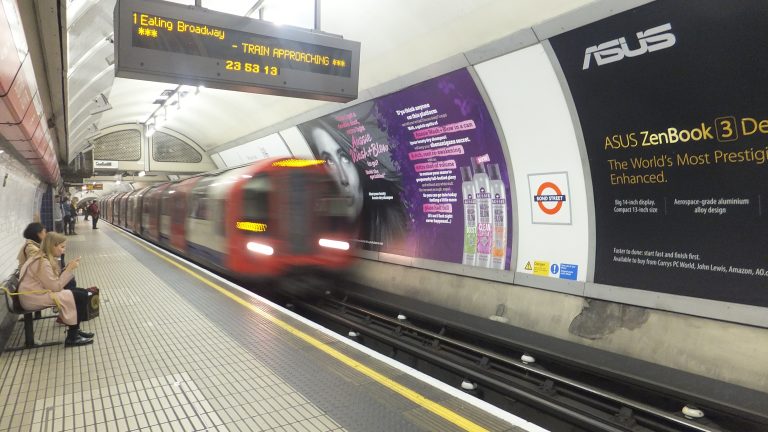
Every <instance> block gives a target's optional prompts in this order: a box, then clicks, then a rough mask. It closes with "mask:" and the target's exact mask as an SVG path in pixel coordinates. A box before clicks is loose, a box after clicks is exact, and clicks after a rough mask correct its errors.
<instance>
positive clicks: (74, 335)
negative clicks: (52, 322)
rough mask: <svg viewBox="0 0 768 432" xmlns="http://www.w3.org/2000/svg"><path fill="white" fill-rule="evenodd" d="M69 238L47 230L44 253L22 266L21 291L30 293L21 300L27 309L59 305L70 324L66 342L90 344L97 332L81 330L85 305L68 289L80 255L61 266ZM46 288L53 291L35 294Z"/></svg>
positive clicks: (71, 344) (33, 257)
mask: <svg viewBox="0 0 768 432" xmlns="http://www.w3.org/2000/svg"><path fill="white" fill-rule="evenodd" d="M66 241H67V239H66V237H64V236H63V235H62V234H59V233H55V232H51V233H47V235H46V236H45V239H43V243H42V245H41V247H40V253H39V254H35V255H33V256H31V257H29V259H28V260H27V262H26V263H24V266H23V267H22V268H21V275H20V278H21V281H20V282H19V293H21V294H23V293H25V292H27V293H30V294H25V295H21V296H19V300H20V302H21V306H22V307H23V308H24V309H27V310H36V309H40V308H44V307H51V306H58V308H59V316H60V317H61V320H62V322H64V324H66V325H68V326H69V331H68V332H67V338H66V339H65V340H64V345H65V346H67V347H70V346H78V345H87V344H89V343H92V342H93V333H86V332H84V331H81V330H80V321H81V320H82V318H83V317H82V316H81V315H80V314H78V311H79V310H81V309H82V307H77V305H76V303H75V298H76V297H75V295H74V294H73V292H72V291H69V290H65V289H64V287H65V286H66V285H67V283H68V282H69V281H70V280H71V279H72V278H73V277H74V275H73V272H74V270H75V269H77V267H79V266H80V258H76V259H74V260H72V261H70V262H69V264H67V267H66V268H65V269H64V270H63V271H62V270H61V269H60V267H59V258H60V257H61V255H63V254H64V251H65V250H66ZM42 290H49V291H51V292H50V293H44V294H40V293H38V294H32V292H35V291H42Z"/></svg>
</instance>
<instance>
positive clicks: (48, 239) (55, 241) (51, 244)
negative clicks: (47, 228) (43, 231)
mask: <svg viewBox="0 0 768 432" xmlns="http://www.w3.org/2000/svg"><path fill="white" fill-rule="evenodd" d="M65 241H67V238H66V237H65V236H64V234H59V233H57V232H49V233H48V235H46V236H45V238H44V239H43V243H42V244H41V245H40V254H41V256H42V257H43V258H47V259H48V262H50V263H51V267H52V268H53V273H54V274H55V275H56V276H58V275H60V274H61V265H60V264H59V257H57V256H56V255H55V253H54V248H55V247H56V246H58V245H60V244H62V243H64V242H65Z"/></svg>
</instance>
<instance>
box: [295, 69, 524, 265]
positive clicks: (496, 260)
mask: <svg viewBox="0 0 768 432" xmlns="http://www.w3.org/2000/svg"><path fill="white" fill-rule="evenodd" d="M298 127H299V130H300V131H301V133H302V134H303V135H304V137H305V138H306V139H307V142H308V143H309V145H310V147H311V148H312V151H313V152H315V155H316V156H317V157H318V158H319V159H324V160H325V161H326V162H327V166H328V168H329V170H330V171H331V173H332V174H333V175H334V178H335V179H336V181H337V183H338V184H339V186H340V187H341V189H342V190H343V191H344V192H345V193H346V195H347V197H348V205H349V216H350V219H354V218H356V217H357V216H359V217H360V218H359V221H360V234H359V238H358V241H359V242H360V243H361V247H362V248H363V249H368V250H375V251H381V252H387V253H393V254H398V255H406V256H412V257H418V258H426V259H431V260H437V261H446V262H453V263H463V264H466V265H472V266H478V267H486V268H495V269H508V268H509V260H510V249H511V238H510V237H511V229H510V227H511V226H512V225H511V224H512V221H511V215H512V213H511V211H510V208H509V179H508V176H507V167H506V163H505V161H504V155H503V153H502V150H501V145H500V143H499V138H498V135H497V133H496V129H495V128H494V126H493V122H492V121H491V117H490V114H489V113H488V110H487V108H486V107H485V104H484V103H483V100H482V98H481V96H480V93H479V91H478V90H477V87H476V86H475V83H474V81H473V80H472V77H471V76H470V75H469V72H468V71H467V70H465V69H462V70H458V71H455V72H451V73H449V74H446V75H443V76H440V77H437V78H434V79H431V80H429V81H425V82H422V83H420V84H417V85H414V86H412V87H408V88H407V89H404V90H401V91H399V92H397V93H393V94H390V95H387V96H383V97H380V98H378V99H375V100H373V101H368V102H364V103H361V104H359V105H356V106H354V107H351V108H347V109H344V110H342V111H339V112H336V113H334V114H331V115H328V116H325V117H322V118H319V119H316V120H312V121H310V122H307V123H304V124H301V125H299V126H298Z"/></svg>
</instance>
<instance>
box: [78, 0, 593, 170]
mask: <svg viewBox="0 0 768 432" xmlns="http://www.w3.org/2000/svg"><path fill="white" fill-rule="evenodd" d="M591 1H592V0H518V1H514V2H512V1H508V0H482V1H481V0H473V1H465V0H424V1H405V0H391V1H386V2H383V1H379V0H356V1H354V2H352V1H348V0H322V2H321V29H322V30H323V31H325V32H328V33H333V34H340V35H343V36H344V37H345V38H347V39H351V40H355V41H359V42H361V44H362V49H361V67H360V90H364V89H367V88H371V87H375V86H377V85H379V84H382V83H385V82H387V81H390V80H393V79H395V78H397V77H399V76H402V75H406V74H408V73H410V72H412V71H414V70H417V69H420V68H423V67H425V66H428V65H430V64H433V63H435V62H437V61H440V60H443V59H445V58H447V57H450V56H453V55H455V54H458V53H461V52H464V51H468V50H471V49H473V48H476V47H478V46H480V45H482V44H485V43H487V42H490V41H493V40H495V39H498V38H501V37H503V36H506V35H509V34H510V33H513V32H515V31H517V30H520V29H523V28H526V27H531V26H532V25H535V24H537V23H540V22H542V21H545V20H547V19H549V18H552V17H554V16H557V15H560V14H562V13H565V12H567V11H569V10H572V9H576V8H578V7H581V6H583V5H584V4H587V3H589V2H591ZM174 2H175V3H180V4H188V5H193V4H194V0H174ZM280 2H283V4H285V3H286V2H287V3H296V4H295V5H294V6H293V7H294V8H295V9H296V10H302V11H304V13H303V15H304V16H303V17H302V20H304V21H307V20H308V19H311V17H312V15H311V13H307V12H306V11H307V8H309V10H310V11H311V9H312V7H313V5H314V0H280ZM298 2H301V3H304V4H305V5H304V6H299V5H298ZM115 3H116V1H115V0H69V1H68V3H67V5H68V6H67V8H68V9H67V15H68V23H69V24H68V62H69V66H68V68H69V70H68V73H67V78H68V79H67V85H68V98H69V100H68V113H67V117H68V118H67V122H68V125H69V129H68V133H69V146H68V148H69V152H68V153H69V154H68V157H69V159H70V160H72V159H73V158H74V157H75V156H76V155H77V154H78V153H79V152H80V151H82V150H83V149H85V148H86V147H87V146H88V138H89V137H92V136H95V135H98V133H99V130H102V129H105V128H108V127H110V126H114V125H118V124H131V123H133V124H135V123H137V122H144V121H145V120H147V118H148V117H149V115H150V114H151V113H152V112H153V111H154V110H155V108H156V107H157V105H155V104H153V101H155V99H157V98H158V97H159V96H160V95H161V93H162V92H163V91H164V90H173V89H174V88H175V87H176V86H175V85H173V84H165V83H156V82H148V81H139V80H132V79H123V78H114V66H112V65H111V63H112V62H113V61H114V59H113V55H112V53H113V45H112V43H111V37H112V34H113V24H112V17H113V11H114V7H115ZM256 3H260V2H257V1H256V0H227V1H222V0H203V2H202V5H203V7H206V8H209V9H212V10H217V11H221V12H226V13H232V14H237V15H244V14H245V13H246V12H248V11H249V10H251V9H252V8H253V6H254V5H255V4H256ZM263 4H266V7H267V8H269V7H270V6H269V5H270V4H277V1H276V0H273V1H272V2H270V0H267V1H266V2H264V3H263ZM304 24H305V25H307V26H308V25H309V23H304ZM100 94H103V95H104V96H105V97H106V99H107V100H108V104H109V105H110V106H111V109H109V110H106V111H103V112H95V113H94V111H99V109H98V107H99V106H103V105H100V100H99V99H100ZM326 103H332V102H321V101H314V100H306V99H295V98H287V97H277V96H267V95H257V94H251V93H238V92H232V91H225V90H216V89H204V90H202V91H201V92H200V94H199V95H198V96H197V97H194V98H187V99H184V100H183V101H182V104H181V105H182V108H181V109H180V110H179V111H178V112H177V114H176V115H175V116H174V117H173V118H171V119H169V121H168V122H167V123H166V126H165V127H168V128H170V129H173V130H175V131H177V132H179V133H181V134H183V135H185V136H187V137H189V138H190V139H191V140H193V141H194V142H196V143H198V144H199V145H200V146H201V147H202V148H203V149H205V150H206V151H208V150H211V149H214V148H216V147H218V146H220V145H222V144H225V143H228V142H231V141H233V140H235V139H237V138H240V137H243V136H246V135H248V134H251V133H253V132H256V131H258V130H261V129H263V128H266V127H269V126H271V125H273V124H275V123H279V122H281V121H284V120H285V119H287V118H290V117H293V116H295V115H298V114H301V113H303V112H305V111H308V110H311V109H313V108H315V107H317V106H319V105H322V104H326Z"/></svg>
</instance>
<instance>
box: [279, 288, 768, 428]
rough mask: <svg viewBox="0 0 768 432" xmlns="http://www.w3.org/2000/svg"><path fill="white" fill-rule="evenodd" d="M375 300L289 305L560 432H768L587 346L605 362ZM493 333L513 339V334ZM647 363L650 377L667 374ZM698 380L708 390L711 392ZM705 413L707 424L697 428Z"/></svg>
mask: <svg viewBox="0 0 768 432" xmlns="http://www.w3.org/2000/svg"><path fill="white" fill-rule="evenodd" d="M336 288H338V287H336ZM374 291H375V290H374ZM372 292H373V291H371V290H370V289H365V288H362V287H355V288H354V289H347V290H338V289H337V293H336V294H332V293H331V292H330V291H327V292H326V295H325V296H323V297H322V298H320V299H317V300H312V301H305V300H298V299H295V298H291V299H289V300H284V301H285V302H286V303H289V304H290V305H291V306H292V308H293V309H294V310H295V311H297V312H298V313H300V314H302V315H304V316H306V317H308V318H310V319H313V320H315V321H316V322H319V323H321V324H323V325H325V326H326V327H328V328H331V329H333V330H335V331H337V332H339V333H342V334H346V335H348V337H350V338H353V339H354V340H356V341H358V342H360V343H362V344H364V345H366V346H368V347H370V348H373V349H375V350H377V351H379V352H382V353H384V354H387V355H389V356H391V357H393V358H394V359H396V360H398V361H400V362H402V363H404V364H407V365H409V366H411V367H413V368H415V369H417V370H420V371H421V372H424V373H427V374H428V375H431V376H433V377H435V378H437V379H440V380H442V381H444V382H446V383H448V384H450V385H454V386H457V387H460V388H462V389H464V390H465V391H466V392H468V393H470V394H472V395H474V396H476V397H479V398H481V399H484V400H486V401H487V402H489V403H492V404H494V405H496V406H498V407H500V408H502V409H504V410H506V411H508V412H511V413H513V414H515V415H519V416H521V417H523V418H526V419H527V420H529V421H532V422H534V423H536V424H539V425H541V426H542V427H545V428H547V429H550V430H553V431H560V430H568V431H638V432H645V431H665V432H666V431H697V432H707V431H734V432H742V431H763V430H768V418H766V417H765V414H764V413H765V411H759V410H750V409H749V408H751V407H750V406H748V407H747V409H742V408H741V407H740V406H739V405H737V404H734V403H721V402H720V401H717V400H713V399H711V398H708V397H707V396H706V395H702V394H698V395H697V394H695V393H693V394H692V393H686V392H685V391H682V390H681V389H679V388H678V387H676V386H675V382H674V380H673V381H672V382H671V381H670V380H666V384H658V383H655V382H650V381H649V380H647V379H645V378H643V377H641V376H637V375H630V374H625V373H622V372H619V371H616V370H614V369H612V368H611V367H610V362H607V361H604V360H606V359H607V357H611V356H613V357H616V355H614V354H610V353H605V352H604V351H600V350H595V349H593V348H589V347H583V346H582V348H585V349H587V350H591V351H593V352H594V353H602V356H596V357H594V358H593V359H592V361H590V362H585V361H582V360H579V357H578V356H575V355H573V353H572V352H568V350H565V351H564V352H556V351H552V350H549V349H547V348H544V344H543V343H542V342H547V341H548V339H554V338H549V337H547V336H543V335H538V338H539V343H534V344H524V343H521V342H520V340H516V339H520V338H516V336H520V335H519V334H516V333H519V332H520V331H521V330H520V329H515V328H514V327H511V326H508V325H503V324H501V323H495V322H493V321H490V320H482V319H481V318H477V317H470V316H467V315H464V314H461V313H457V312H450V315H449V316H450V317H451V318H446V316H445V315H439V314H437V313H435V311H436V308H435V307H434V306H431V307H428V306H429V305H420V304H418V302H414V301H413V300H410V299H404V298H398V297H397V296H391V295H385V297H386V296H389V297H388V298H386V299H383V298H382V297H381V296H375V295H372V294H371V293H372ZM398 300H399V301H398ZM403 305H408V306H407V307H404V306H403ZM428 309H431V310H428ZM438 309H439V308H438ZM478 321H487V323H483V324H490V325H488V326H486V325H479V324H478ZM490 328H495V330H502V331H504V330H505V329H506V333H507V334H506V335H504V334H503V332H502V333H498V332H495V331H491V330H490ZM529 333H530V332H529ZM550 342H551V341H550ZM560 342H561V343H566V344H570V345H578V344H574V343H571V342H566V341H560ZM570 348H571V349H573V348H578V347H573V346H570ZM622 358H623V359H626V361H627V362H629V363H631V362H638V361H637V360H634V359H628V358H626V357H622ZM641 363H643V364H642V365H640V366H646V367H647V368H650V370H649V371H648V372H650V373H653V372H654V371H656V370H655V368H659V366H658V365H653V364H651V363H647V362H641ZM630 366H631V365H630ZM664 369H669V368H664ZM675 372H677V373H678V374H685V373H684V372H680V371H675ZM665 373H668V371H665ZM661 377H664V378H667V377H668V376H667V375H662V376H661ZM698 379H699V380H700V382H699V384H705V385H706V384H710V383H707V382H701V380H702V377H698ZM703 380H704V381H706V378H703ZM712 381H713V380H712ZM720 385H721V386H725V387H727V386H729V385H728V384H723V383H720ZM734 387H735V386H734ZM702 388H706V386H703V387H702ZM721 389H722V390H727V389H725V388H721ZM739 389H741V388H740V387H739ZM744 390H747V392H748V393H749V392H750V391H749V390H748V389H744ZM754 393H756V394H758V395H761V396H760V397H761V398H763V399H760V400H753V401H752V403H753V405H756V404H761V403H763V401H764V398H765V397H766V395H763V394H761V393H758V392H754ZM750 396H754V395H750V394H747V395H742V397H750ZM683 410H685V413H686V414H689V415H688V416H686V415H684V414H683ZM699 411H701V412H703V413H704V416H703V417H699V418H697V414H698V413H699Z"/></svg>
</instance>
